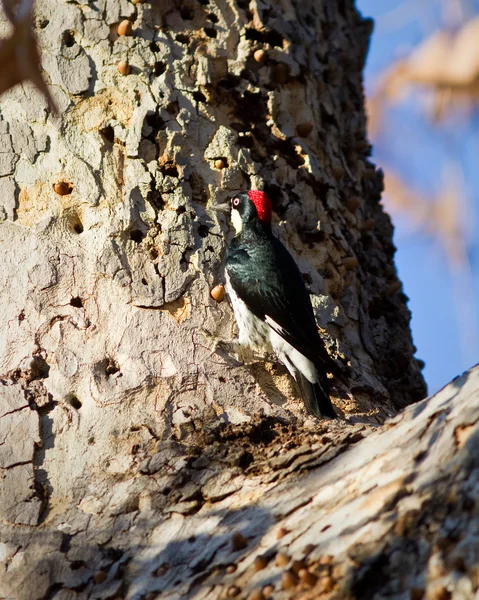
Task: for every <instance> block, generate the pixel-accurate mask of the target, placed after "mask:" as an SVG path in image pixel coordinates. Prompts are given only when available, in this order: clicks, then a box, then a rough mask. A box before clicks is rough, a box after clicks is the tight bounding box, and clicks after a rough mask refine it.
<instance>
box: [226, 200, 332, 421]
mask: <svg viewBox="0 0 479 600" xmlns="http://www.w3.org/2000/svg"><path fill="white" fill-rule="evenodd" d="M229 204H230V209H231V216H230V220H231V224H232V226H233V228H234V230H235V234H234V237H233V239H232V240H231V242H230V243H229V245H228V246H227V248H226V256H225V289H226V292H227V294H228V297H229V299H230V302H231V305H232V308H233V313H234V316H235V320H236V323H237V325H238V330H239V335H238V340H237V343H239V344H240V345H242V346H248V347H249V348H251V349H252V350H254V351H255V352H257V353H267V352H274V353H275V354H276V356H277V357H278V358H279V360H280V361H281V362H282V363H283V364H284V365H285V366H286V368H287V369H288V371H289V372H290V374H291V375H292V376H293V378H294V379H295V380H296V382H297V383H298V385H299V388H300V391H301V395H302V398H303V402H304V405H305V408H306V410H307V412H308V413H310V414H312V415H314V416H316V417H318V418H329V419H335V418H337V415H336V413H335V411H334V408H333V405H332V403H331V400H330V397H329V385H328V377H327V375H326V373H328V372H329V373H334V374H338V372H339V369H338V367H337V365H336V363H335V362H334V361H333V359H332V358H331V357H330V356H329V354H328V352H327V350H326V348H325V345H324V343H323V340H322V339H321V336H320V335H319V332H318V328H317V325H316V320H315V318H314V313H313V307H312V305H311V299H310V297H309V293H308V291H307V290H306V287H305V284H304V280H303V277H302V275H301V272H300V270H299V268H298V266H297V264H296V262H295V260H294V258H293V257H292V256H291V254H290V253H289V252H288V250H287V249H286V248H285V246H284V245H283V244H282V243H281V242H280V240H279V239H278V238H277V237H275V236H274V235H273V232H272V228H271V219H272V202H271V199H270V198H269V196H268V195H267V194H266V193H265V192H263V191H260V190H250V191H248V192H242V193H239V194H236V195H234V196H233V197H232V198H231V200H230V203H229Z"/></svg>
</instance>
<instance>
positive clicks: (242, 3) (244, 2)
mask: <svg viewBox="0 0 479 600" xmlns="http://www.w3.org/2000/svg"><path fill="white" fill-rule="evenodd" d="M249 3H250V0H238V6H239V8H242V9H243V10H244V9H245V8H248V6H249Z"/></svg>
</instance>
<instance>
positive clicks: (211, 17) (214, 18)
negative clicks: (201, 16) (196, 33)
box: [206, 13, 219, 23]
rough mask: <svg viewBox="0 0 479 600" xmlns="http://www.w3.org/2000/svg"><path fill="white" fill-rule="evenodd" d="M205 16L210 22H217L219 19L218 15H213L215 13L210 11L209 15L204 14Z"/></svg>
mask: <svg viewBox="0 0 479 600" xmlns="http://www.w3.org/2000/svg"><path fill="white" fill-rule="evenodd" d="M206 18H207V19H208V21H211V22H212V23H218V21H219V19H218V17H217V16H216V15H215V13H210V14H209V15H206Z"/></svg>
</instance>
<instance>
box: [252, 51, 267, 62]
mask: <svg viewBox="0 0 479 600" xmlns="http://www.w3.org/2000/svg"><path fill="white" fill-rule="evenodd" d="M253 57H254V59H255V61H256V62H257V63H262V62H264V60H265V58H266V52H265V51H264V50H263V49H261V48H260V49H259V50H256V52H255V53H254V54H253Z"/></svg>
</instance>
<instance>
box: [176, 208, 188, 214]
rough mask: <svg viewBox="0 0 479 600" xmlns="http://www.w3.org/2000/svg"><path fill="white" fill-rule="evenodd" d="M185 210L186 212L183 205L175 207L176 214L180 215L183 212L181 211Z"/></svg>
mask: <svg viewBox="0 0 479 600" xmlns="http://www.w3.org/2000/svg"><path fill="white" fill-rule="evenodd" d="M185 212H186V208H185V207H184V206H179V207H178V208H177V209H176V214H177V215H182V214H183V213H185Z"/></svg>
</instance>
